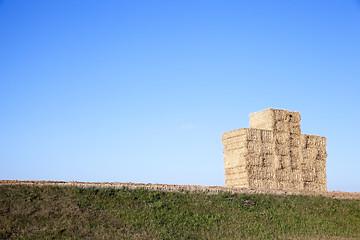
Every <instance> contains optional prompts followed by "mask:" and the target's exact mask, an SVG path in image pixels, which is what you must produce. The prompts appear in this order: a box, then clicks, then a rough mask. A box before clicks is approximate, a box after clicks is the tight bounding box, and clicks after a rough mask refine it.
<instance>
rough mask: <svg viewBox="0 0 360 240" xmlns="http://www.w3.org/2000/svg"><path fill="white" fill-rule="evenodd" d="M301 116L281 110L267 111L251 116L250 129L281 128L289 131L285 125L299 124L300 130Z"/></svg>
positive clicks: (270, 109)
mask: <svg viewBox="0 0 360 240" xmlns="http://www.w3.org/2000/svg"><path fill="white" fill-rule="evenodd" d="M300 120H301V117H300V114H299V113H298V112H290V111H287V110H280V109H272V108H269V109H266V110H263V111H260V112H256V113H252V114H250V128H257V129H265V130H279V128H282V129H284V130H285V129H286V130H285V131H288V129H287V128H286V127H285V128H284V126H283V124H284V123H291V124H295V125H296V124H298V125H299V129H300Z"/></svg>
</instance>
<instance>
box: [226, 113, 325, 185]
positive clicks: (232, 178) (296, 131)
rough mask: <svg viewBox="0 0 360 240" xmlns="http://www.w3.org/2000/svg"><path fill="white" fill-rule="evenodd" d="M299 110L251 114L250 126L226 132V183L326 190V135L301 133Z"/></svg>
mask: <svg viewBox="0 0 360 240" xmlns="http://www.w3.org/2000/svg"><path fill="white" fill-rule="evenodd" d="M300 120H301V116H300V114H299V113H298V112H291V111H287V110H281V109H271V108H270V109H266V110H264V111H261V112H257V113H253V114H250V128H241V129H238V130H234V131H230V132H227V133H224V134H223V137H222V142H223V145H224V155H225V156H224V167H225V185H226V186H228V187H249V188H259V189H293V190H308V191H326V190H327V183H326V157H327V153H326V138H324V137H319V136H314V135H306V134H301V129H300Z"/></svg>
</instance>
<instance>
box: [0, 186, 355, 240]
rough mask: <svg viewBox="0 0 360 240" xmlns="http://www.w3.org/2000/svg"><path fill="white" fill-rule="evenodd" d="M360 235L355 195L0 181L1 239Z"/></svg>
mask: <svg viewBox="0 0 360 240" xmlns="http://www.w3.org/2000/svg"><path fill="white" fill-rule="evenodd" d="M319 237H327V238H329V237H333V238H334V239H338V238H342V239H347V238H350V239H360V200H338V199H331V198H325V197H311V196H274V195H246V194H233V195H232V194H228V193H223V194H218V195H207V194H205V193H174V192H156V191H148V190H144V189H136V190H128V189H125V188H123V189H112V188H78V187H57V186H26V185H13V186H10V185H1V186H0V238H1V239H19V238H22V239H61V238H64V239H71V238H72V239H80V238H88V239H304V238H305V239H317V238H319Z"/></svg>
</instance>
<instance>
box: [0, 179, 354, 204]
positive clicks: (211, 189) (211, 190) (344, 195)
mask: <svg viewBox="0 0 360 240" xmlns="http://www.w3.org/2000/svg"><path fill="white" fill-rule="evenodd" d="M0 184H7V185H16V184H23V185H33V186H41V185H54V186H76V187H97V188H99V187H100V188H106V187H110V188H123V187H124V188H127V189H136V188H140V189H141V188H143V189H149V190H156V191H165V192H184V193H186V192H204V193H208V194H218V193H224V192H229V193H246V194H272V195H311V196H323V197H330V198H337V199H360V193H358V192H340V191H331V192H310V191H292V190H275V189H268V190H262V189H250V188H235V187H221V186H202V185H172V184H152V183H147V184H145V183H131V182H129V183H120V182H62V181H19V180H0Z"/></svg>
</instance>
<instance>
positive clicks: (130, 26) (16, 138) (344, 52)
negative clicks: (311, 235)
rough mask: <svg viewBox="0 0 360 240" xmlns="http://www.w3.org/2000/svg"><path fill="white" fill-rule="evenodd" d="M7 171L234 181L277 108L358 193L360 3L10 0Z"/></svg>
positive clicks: (342, 184)
mask: <svg viewBox="0 0 360 240" xmlns="http://www.w3.org/2000/svg"><path fill="white" fill-rule="evenodd" d="M0 30H1V31H0V33H1V35H0V36H1V37H0V161H1V168H0V178H1V179H22V180H26V179H31V180H66V181H71V180H73V181H118V182H144V183H148V182H151V183H169V184H201V185H224V170H223V160H222V159H223V153H222V143H221V135H222V133H224V132H227V131H230V130H234V129H238V128H243V127H248V126H249V114H250V113H252V112H257V111H260V110H263V109H266V108H269V107H272V108H284V109H288V110H293V111H299V112H300V114H301V115H302V122H301V124H302V132H303V133H306V134H313V135H320V136H325V137H327V141H328V146H327V151H328V154H329V156H328V159H327V177H328V189H329V190H342V191H358V192H360V177H359V169H360V157H359V153H358V150H359V148H360V144H359V138H358V137H359V135H360V128H359V126H358V122H359V119H360V113H359V107H360V94H359V92H360V67H359V66H360V1H355V0H336V1H335V0H326V1H325V0H318V1H310V0H306V1H288V0H277V1H267V0H262V1H260V0H251V1H250V0H248V1H245V0H244V1H209V0H207V1H201V0H199V1H176V0H175V1H159V0H158V1H155V0H146V1H140V0H139V1H36V0H35V1H17V0H11V1H10V0H2V1H1V0H0Z"/></svg>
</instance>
